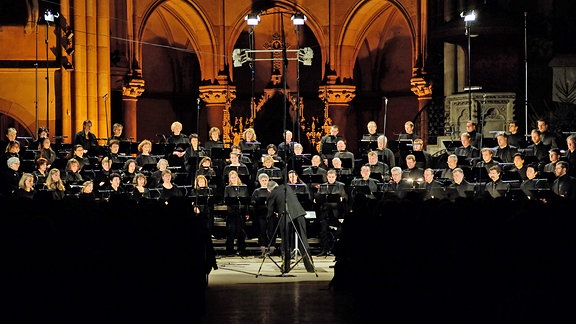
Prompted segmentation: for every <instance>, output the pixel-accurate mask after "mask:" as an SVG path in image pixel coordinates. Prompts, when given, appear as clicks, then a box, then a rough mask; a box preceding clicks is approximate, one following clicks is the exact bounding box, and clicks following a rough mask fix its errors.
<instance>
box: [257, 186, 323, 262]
mask: <svg viewBox="0 0 576 324" xmlns="http://www.w3.org/2000/svg"><path fill="white" fill-rule="evenodd" d="M268 191H270V195H269V196H268V199H267V200H266V205H267V206H268V215H267V218H268V219H270V218H271V217H277V218H278V227H279V228H280V236H281V237H282V253H283V256H284V262H286V263H287V262H288V261H287V260H289V258H290V257H291V256H290V252H291V251H290V247H289V244H288V242H289V238H290V237H294V228H296V230H297V231H298V234H299V237H300V240H299V242H298V244H302V246H303V248H304V253H303V257H302V258H303V261H304V267H305V268H306V271H308V272H314V265H313V263H312V256H311V255H310V252H309V251H310V246H309V245H308V236H307V235H306V219H305V217H304V216H305V215H306V211H305V210H304V208H303V207H302V205H301V204H300V202H299V201H298V197H297V196H296V193H295V192H294V191H293V190H292V188H290V187H289V186H286V185H285V184H282V185H278V183H276V182H275V181H269V182H268Z"/></svg>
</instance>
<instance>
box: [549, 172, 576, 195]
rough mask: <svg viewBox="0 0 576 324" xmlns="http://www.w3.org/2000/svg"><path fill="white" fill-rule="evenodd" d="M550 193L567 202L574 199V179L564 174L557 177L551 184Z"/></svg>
mask: <svg viewBox="0 0 576 324" xmlns="http://www.w3.org/2000/svg"><path fill="white" fill-rule="evenodd" d="M551 189H552V192H554V193H555V194H556V195H558V196H559V197H563V198H564V199H567V200H575V199H576V178H574V177H572V176H569V175H568V174H565V175H563V176H560V177H557V178H556V179H555V180H554V183H552V187H551Z"/></svg>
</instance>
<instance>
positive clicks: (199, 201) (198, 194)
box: [189, 187, 215, 235]
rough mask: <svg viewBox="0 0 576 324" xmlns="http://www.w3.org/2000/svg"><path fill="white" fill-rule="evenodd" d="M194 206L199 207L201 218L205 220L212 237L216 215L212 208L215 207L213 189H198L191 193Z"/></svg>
mask: <svg viewBox="0 0 576 324" xmlns="http://www.w3.org/2000/svg"><path fill="white" fill-rule="evenodd" d="M189 196H190V198H191V199H192V204H193V205H194V206H196V207H198V209H199V211H200V213H199V216H200V217H202V218H203V222H204V224H205V225H206V228H207V229H208V233H210V235H212V232H213V228H214V215H213V214H212V208H213V206H214V199H215V197H214V190H213V189H212V188H211V187H198V188H195V189H194V190H192V192H191V193H190V195H189Z"/></svg>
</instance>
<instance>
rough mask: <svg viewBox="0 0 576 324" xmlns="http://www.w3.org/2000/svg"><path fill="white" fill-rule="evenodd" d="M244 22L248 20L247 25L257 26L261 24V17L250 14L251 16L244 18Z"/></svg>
mask: <svg viewBox="0 0 576 324" xmlns="http://www.w3.org/2000/svg"><path fill="white" fill-rule="evenodd" d="M244 20H246V23H247V24H248V25H249V26H256V25H258V23H259V22H260V15H258V14H255V13H250V14H248V15H246V17H244Z"/></svg>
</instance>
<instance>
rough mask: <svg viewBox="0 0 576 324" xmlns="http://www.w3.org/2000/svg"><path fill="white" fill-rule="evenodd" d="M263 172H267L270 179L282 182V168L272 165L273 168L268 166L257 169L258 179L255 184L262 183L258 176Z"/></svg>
mask: <svg viewBox="0 0 576 324" xmlns="http://www.w3.org/2000/svg"><path fill="white" fill-rule="evenodd" d="M262 173H266V174H267V175H268V177H269V178H270V180H273V181H276V182H277V183H281V182H282V181H283V180H282V177H283V175H282V170H281V169H280V168H278V167H275V166H272V167H271V168H266V167H262V168H260V169H258V171H256V176H255V178H256V181H255V182H254V184H255V185H256V186H259V185H260V182H259V181H258V176H259V175H260V174H262Z"/></svg>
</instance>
